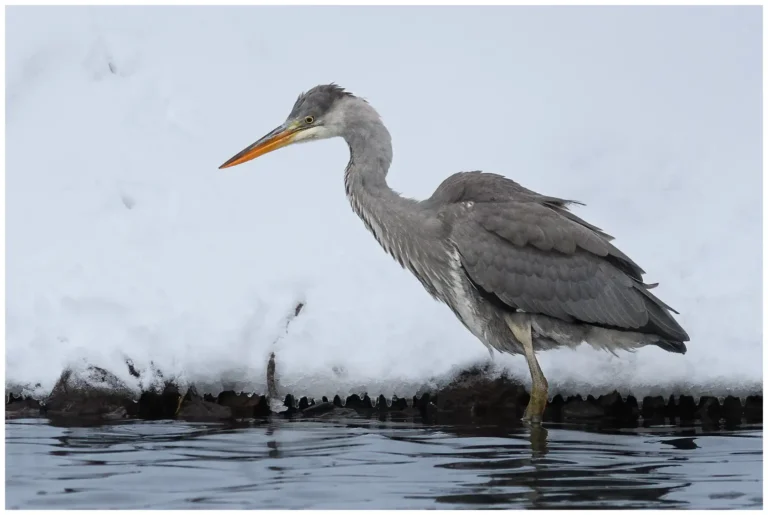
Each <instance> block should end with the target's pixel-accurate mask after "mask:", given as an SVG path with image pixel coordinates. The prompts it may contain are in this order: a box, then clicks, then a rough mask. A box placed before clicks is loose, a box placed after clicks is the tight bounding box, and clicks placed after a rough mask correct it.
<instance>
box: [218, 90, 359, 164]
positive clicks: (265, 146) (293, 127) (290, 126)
mask: <svg viewBox="0 0 768 515" xmlns="http://www.w3.org/2000/svg"><path fill="white" fill-rule="evenodd" d="M352 99H354V100H359V101H361V102H364V101H362V100H361V99H358V98H357V97H355V96H354V95H352V93H349V92H347V91H345V90H344V89H343V88H340V87H339V86H337V85H335V84H327V85H322V86H315V87H314V88H312V89H310V90H309V91H307V92H306V93H302V94H301V95H299V98H298V99H297V100H296V103H295V104H294V106H293V109H292V110H291V114H289V115H288V118H287V119H286V120H285V122H284V123H283V124H282V125H280V126H279V127H277V128H276V129H274V130H273V131H271V132H270V133H268V134H267V135H265V136H264V137H262V138H261V139H259V140H258V141H256V143H254V144H252V145H250V146H248V147H246V148H245V149H243V150H242V151H240V152H238V153H237V154H236V155H234V156H233V157H232V158H231V159H229V160H228V161H227V162H226V163H224V164H223V165H221V166H220V167H219V168H229V167H230V166H235V165H239V164H242V163H245V162H247V161H250V160H251V159H255V158H257V157H259V156H262V155H264V154H266V153H268V152H272V151H273V150H277V149H278V148H282V147H285V146H287V145H290V144H292V143H300V142H305V141H312V140H318V139H326V138H333V137H336V136H341V135H342V131H343V129H344V111H345V110H344V108H343V107H342V105H343V104H344V103H345V102H344V101H345V100H347V101H349V100H352Z"/></svg>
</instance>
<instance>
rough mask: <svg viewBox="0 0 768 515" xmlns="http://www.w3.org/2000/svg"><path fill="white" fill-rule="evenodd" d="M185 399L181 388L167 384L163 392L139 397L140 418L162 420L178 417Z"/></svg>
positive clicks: (149, 392)
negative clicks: (177, 414)
mask: <svg viewBox="0 0 768 515" xmlns="http://www.w3.org/2000/svg"><path fill="white" fill-rule="evenodd" d="M182 401H183V397H182V395H181V393H180V392H179V387H178V386H176V385H175V384H174V383H172V382H167V383H166V384H165V387H164V388H163V391H162V392H159V393H158V392H157V391H156V390H151V391H146V392H143V393H142V394H141V397H139V406H138V408H139V409H138V414H137V415H138V417H139V418H143V419H147V420H160V419H166V418H173V417H175V416H176V413H177V412H178V410H179V408H180V407H181V402H182Z"/></svg>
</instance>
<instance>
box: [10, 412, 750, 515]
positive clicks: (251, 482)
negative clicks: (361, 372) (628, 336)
mask: <svg viewBox="0 0 768 515" xmlns="http://www.w3.org/2000/svg"><path fill="white" fill-rule="evenodd" d="M545 427H546V429H545V430H543V431H534V432H533V433H532V432H531V431H530V430H528V429H526V428H504V427H498V426H441V425H422V424H417V423H397V422H381V421H379V420H375V419H374V420H371V419H349V420H340V421H320V420H272V421H269V422H260V423H256V422H254V423H251V424H244V425H243V424H241V425H239V426H233V425H223V424H192V423H181V422H171V421H162V422H132V423H122V424H115V425H105V426H98V427H58V426H55V425H52V424H51V423H50V422H48V421H45V420H16V421H6V507H7V508H63V509H70V508H86V509H87V508H176V509H180V508H250V509H258V508H273V509H279V508H318V509H321V508H326V509H331V508H361V509H371V508H381V509H393V508H467V507H469V508H484V507H494V508H569V507H577V508H590V507H616V508H760V507H762V503H763V497H762V459H763V455H762V427H760V426H747V427H742V428H741V429H739V430H732V431H726V430H717V431H711V430H704V429H702V428H701V427H691V428H686V429H681V428H673V427H654V428H636V429H628V430H610V431H607V430H584V429H582V428H576V427H569V426H564V425H550V426H545Z"/></svg>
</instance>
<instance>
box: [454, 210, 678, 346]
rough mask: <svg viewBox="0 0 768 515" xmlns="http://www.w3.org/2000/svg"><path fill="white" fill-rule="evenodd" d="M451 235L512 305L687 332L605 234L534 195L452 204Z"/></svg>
mask: <svg viewBox="0 0 768 515" xmlns="http://www.w3.org/2000/svg"><path fill="white" fill-rule="evenodd" d="M447 209H449V210H454V211H453V213H459V211H456V210H460V212H461V214H455V216H454V218H453V220H452V222H453V223H452V229H451V239H452V241H453V243H454V245H455V246H456V248H457V250H458V251H459V254H460V256H461V260H462V265H463V267H464V269H465V270H466V273H467V275H468V276H469V278H470V279H471V280H472V282H473V283H474V284H475V285H476V286H477V287H478V289H479V290H480V291H481V293H483V294H485V295H486V296H489V297H491V298H493V299H494V300H496V301H498V302H501V303H503V305H505V306H507V307H509V308H510V309H512V310H523V311H526V312H529V313H539V314H544V315H549V316H552V317H555V318H558V319H561V320H566V321H569V322H584V323H588V324H594V325H600V326H605V327H610V328H616V329H623V330H632V331H638V332H645V333H652V334H656V335H658V336H660V337H662V338H664V339H667V340H671V341H675V342H682V341H687V340H688V335H687V334H686V333H685V331H684V330H683V328H682V327H680V325H679V324H678V323H677V321H676V320H675V319H674V318H673V317H672V316H671V315H670V313H669V310H671V308H670V307H669V306H667V305H665V304H664V303H662V302H661V301H660V300H659V299H657V298H656V297H655V296H654V295H653V294H651V293H650V292H649V291H648V288H649V286H648V285H645V284H643V283H642V282H641V280H640V277H641V276H640V274H641V273H642V270H640V268H639V267H637V265H635V264H634V263H633V262H632V261H631V260H630V259H629V258H628V257H627V256H626V255H624V254H623V253H622V252H621V251H619V250H618V249H617V248H615V247H614V246H613V245H612V244H611V243H610V241H609V240H608V239H606V238H604V237H602V236H601V234H599V233H596V232H595V231H593V230H591V229H590V228H589V227H587V226H585V225H583V224H580V223H579V222H577V221H574V220H572V219H570V218H568V217H565V216H563V215H562V214H561V213H559V212H557V211H556V210H553V209H552V208H551V207H548V206H546V205H543V204H541V203H539V202H536V201H509V202H489V203H475V204H473V205H472V206H471V207H469V208H466V207H463V208H461V207H459V205H456V204H454V205H453V206H452V207H447Z"/></svg>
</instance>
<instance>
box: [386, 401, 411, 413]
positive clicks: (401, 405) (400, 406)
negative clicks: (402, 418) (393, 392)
mask: <svg viewBox="0 0 768 515" xmlns="http://www.w3.org/2000/svg"><path fill="white" fill-rule="evenodd" d="M407 407H408V401H406V400H405V399H402V398H400V399H398V398H395V399H392V405H391V406H390V407H389V410H390V411H402V410H404V409H406V408H407Z"/></svg>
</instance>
